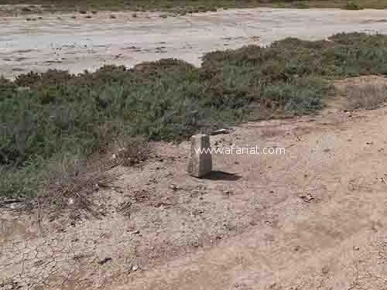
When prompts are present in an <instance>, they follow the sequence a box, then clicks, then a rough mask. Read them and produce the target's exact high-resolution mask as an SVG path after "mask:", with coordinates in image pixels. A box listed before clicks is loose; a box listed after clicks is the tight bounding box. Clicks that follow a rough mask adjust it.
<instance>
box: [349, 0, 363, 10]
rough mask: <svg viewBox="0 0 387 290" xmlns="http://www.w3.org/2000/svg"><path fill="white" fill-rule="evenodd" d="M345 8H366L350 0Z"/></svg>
mask: <svg viewBox="0 0 387 290" xmlns="http://www.w3.org/2000/svg"><path fill="white" fill-rule="evenodd" d="M344 9H346V10H362V9H364V8H363V7H362V6H360V5H359V4H357V3H355V2H352V1H348V2H347V3H346V4H345V6H344Z"/></svg>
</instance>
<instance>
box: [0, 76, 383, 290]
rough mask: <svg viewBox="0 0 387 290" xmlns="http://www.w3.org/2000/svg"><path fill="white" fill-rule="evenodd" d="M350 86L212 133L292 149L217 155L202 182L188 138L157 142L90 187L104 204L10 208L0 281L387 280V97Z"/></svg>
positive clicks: (242, 284)
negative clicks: (321, 102) (364, 104)
mask: <svg viewBox="0 0 387 290" xmlns="http://www.w3.org/2000/svg"><path fill="white" fill-rule="evenodd" d="M370 82H378V83H384V84H387V79H385V78H382V77H370V78H360V79H355V80H354V79H352V80H347V81H340V82H338V87H339V88H340V89H343V87H345V85H351V86H354V85H355V86H356V85H359V86H363V85H364V84H366V83H370ZM342 91H345V90H342ZM345 97H346V96H345V95H342V96H341V98H342V99H341V100H340V102H331V105H330V106H328V108H327V109H326V110H325V111H324V112H323V113H322V114H320V115H316V116H307V117H300V118H293V119H288V120H273V121H265V122H260V123H248V124H244V125H242V126H240V127H236V128H235V130H233V131H232V132H231V133H230V134H227V135H218V136H213V137H212V140H211V141H212V146H213V147H216V146H219V147H227V146H230V145H231V144H234V145H236V146H246V145H249V146H255V145H257V146H259V147H261V148H263V147H275V146H279V147H283V148H286V154H284V155H262V154H261V155H235V154H234V155H215V156H214V157H213V159H214V170H215V172H214V173H213V174H211V175H210V176H209V177H208V178H205V179H195V178H191V177H189V176H187V174H186V166H187V154H188V152H189V144H188V143H187V142H183V143H181V144H179V145H173V144H165V143H158V144H154V149H153V154H152V158H151V159H150V160H148V161H146V162H145V163H144V164H143V165H141V166H139V167H134V168H133V167H132V168H115V169H114V171H115V173H117V174H120V176H119V178H118V180H116V181H115V182H114V183H113V184H111V185H110V187H109V188H106V189H104V188H100V189H99V190H98V191H97V190H96V191H95V196H94V197H93V200H94V202H95V206H96V212H97V213H98V215H94V216H93V215H91V214H87V213H86V214H85V213H84V212H82V213H79V212H78V213H77V212H73V213H72V215H68V214H60V215H58V214H56V213H54V212H48V211H39V210H34V211H33V212H32V214H26V213H21V212H19V211H17V210H16V209H17V204H13V205H12V204H11V205H9V206H8V207H7V208H2V209H1V211H0V230H1V235H0V273H1V274H0V289H128V290H129V289H136V290H142V289H144V290H145V289H160V290H161V289H187V290H191V289H206V290H207V289H211V290H217V289H219V290H224V289H233V290H234V289H235V290H236V289H239V290H240V289H242V290H248V289H249V290H250V289H275V290H280V289H281V290H285V289H286V290H290V289H292V290H295V289H297V290H311V289H335V290H336V289H337V290H343V289H345V290H349V289H357V290H360V289H367V290H372V289H375V290H381V289H387V227H386V226H387V212H386V209H387V195H386V191H387V165H386V164H387V163H386V162H387V152H386V143H387V126H386V124H387V108H386V107H383V108H379V109H376V110H374V111H355V112H347V111H346V112H345V111H344V110H343V108H344V107H345V105H346V103H347V102H348V100H346V99H345Z"/></svg>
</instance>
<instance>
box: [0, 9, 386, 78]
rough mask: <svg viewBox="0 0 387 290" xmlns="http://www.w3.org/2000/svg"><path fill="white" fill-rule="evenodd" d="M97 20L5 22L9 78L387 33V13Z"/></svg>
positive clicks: (46, 17)
mask: <svg viewBox="0 0 387 290" xmlns="http://www.w3.org/2000/svg"><path fill="white" fill-rule="evenodd" d="M74 15H75V16H76V19H73V18H72V16H74ZM111 15H114V17H115V18H114V19H113V18H112V16H111ZM134 16H136V17H134ZM39 17H41V18H42V19H39ZM91 17H92V18H90V19H89V18H86V15H81V14H43V15H28V16H20V17H1V18H0V66H1V74H3V75H5V76H7V77H10V76H15V75H17V74H20V73H23V72H28V71H30V70H34V71H46V70H47V69H50V68H51V69H54V68H56V69H65V70H70V71H71V72H75V73H78V72H82V71H83V70H85V69H88V70H95V69H97V68H98V67H100V66H102V65H104V64H123V65H126V66H129V67H130V66H133V65H135V64H136V63H139V62H142V61H149V60H157V59H160V58H167V57H174V58H179V59H183V60H186V61H188V62H190V63H193V64H195V65H200V62H201V61H200V57H201V56H202V55H203V53H206V52H209V51H213V50H217V49H221V50H224V49H227V48H237V47H240V46H243V45H246V44H258V45H267V44H269V43H271V42H272V41H274V40H278V39H282V38H284V37H288V36H293V37H299V38H303V39H321V38H324V37H327V36H329V35H332V34H334V33H339V32H344V31H345V32H349V31H361V32H369V33H375V32H379V33H386V32H387V25H386V21H387V15H386V12H385V11H383V10H361V11H345V10H338V9H336V10H335V9H307V10H301V9H271V8H257V9H242V10H235V9H233V10H224V11H219V12H209V13H205V14H193V15H187V16H179V17H168V18H161V17H160V14H159V13H136V15H134V14H133V13H129V12H117V13H116V12H115V13H106V12H104V13H98V14H97V15H91ZM27 18H29V21H27Z"/></svg>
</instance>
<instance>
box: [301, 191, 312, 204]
mask: <svg viewBox="0 0 387 290" xmlns="http://www.w3.org/2000/svg"><path fill="white" fill-rule="evenodd" d="M299 198H301V199H302V200H303V201H305V202H307V203H309V202H311V201H312V200H314V197H313V196H312V195H311V194H310V193H307V194H301V195H299Z"/></svg>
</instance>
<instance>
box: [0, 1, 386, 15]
mask: <svg viewBox="0 0 387 290" xmlns="http://www.w3.org/2000/svg"><path fill="white" fill-rule="evenodd" d="M0 4H41V5H44V6H45V9H46V10H80V9H82V10H122V9H128V10H160V11H169V12H172V13H177V14H185V13H192V12H204V11H211V10H216V9H220V8H247V7H260V6H270V7H293V8H310V7H321V8H327V7H332V8H333V7H334V8H344V9H351V10H358V9H362V8H377V9H383V8H387V0H317V1H315V0H312V1H308V0H294V1H292V0H81V1H77V0H66V1H63V0H0ZM25 12H28V11H27V10H26V11H25Z"/></svg>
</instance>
